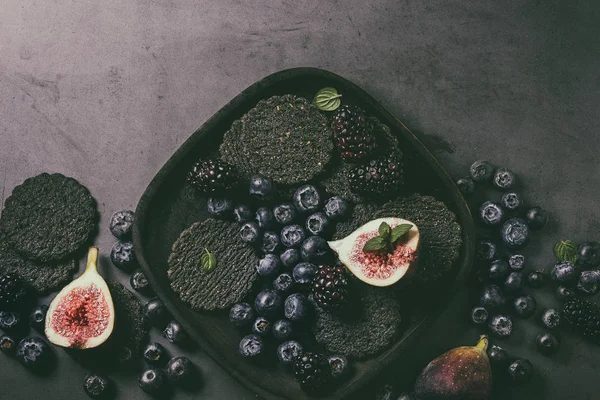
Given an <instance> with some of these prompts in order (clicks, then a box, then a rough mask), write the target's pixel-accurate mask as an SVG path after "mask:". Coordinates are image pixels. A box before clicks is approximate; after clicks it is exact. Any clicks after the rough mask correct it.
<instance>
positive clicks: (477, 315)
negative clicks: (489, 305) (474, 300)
mask: <svg viewBox="0 0 600 400" xmlns="http://www.w3.org/2000/svg"><path fill="white" fill-rule="evenodd" d="M488 316H489V314H488V312H487V310H486V309H485V308H483V307H475V308H473V310H472V311H471V321H473V323H474V324H478V325H479V324H484V323H485V322H486V321H487V319H488Z"/></svg>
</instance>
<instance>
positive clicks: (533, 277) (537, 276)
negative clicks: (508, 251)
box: [527, 271, 545, 288]
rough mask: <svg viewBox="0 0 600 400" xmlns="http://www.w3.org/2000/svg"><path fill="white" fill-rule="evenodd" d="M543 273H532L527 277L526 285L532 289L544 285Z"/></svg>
mask: <svg viewBox="0 0 600 400" xmlns="http://www.w3.org/2000/svg"><path fill="white" fill-rule="evenodd" d="M544 281H545V278H544V273H543V272H542V271H533V272H530V273H529V275H527V284H528V285H529V286H531V287H532V288H539V287H542V286H543V285H544Z"/></svg>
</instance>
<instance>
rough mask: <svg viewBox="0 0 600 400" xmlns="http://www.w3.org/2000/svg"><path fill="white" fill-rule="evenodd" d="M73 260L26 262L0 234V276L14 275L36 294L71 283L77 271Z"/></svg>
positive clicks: (51, 290) (55, 289) (46, 292)
mask: <svg viewBox="0 0 600 400" xmlns="http://www.w3.org/2000/svg"><path fill="white" fill-rule="evenodd" d="M77 267H78V265H77V262H76V261H75V260H65V261H60V262H57V263H38V262H35V261H31V260H27V259H25V258H23V257H22V256H21V255H20V254H19V253H17V252H16V251H15V250H14V249H13V248H12V247H11V245H10V244H9V243H8V241H7V240H6V237H5V235H4V234H3V233H1V232H0V275H4V274H7V273H9V272H12V273H15V274H17V275H19V276H20V277H21V279H23V280H24V281H25V282H26V283H28V284H29V286H31V287H32V288H33V289H34V290H35V291H36V292H37V293H38V294H48V293H50V292H55V291H57V290H59V289H61V288H62V287H63V286H65V285H66V284H67V283H69V282H71V279H72V277H73V272H74V271H75V270H77Z"/></svg>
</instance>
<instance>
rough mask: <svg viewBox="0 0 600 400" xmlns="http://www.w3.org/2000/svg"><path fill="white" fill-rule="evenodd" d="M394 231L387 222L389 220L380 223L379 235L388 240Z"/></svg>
mask: <svg viewBox="0 0 600 400" xmlns="http://www.w3.org/2000/svg"><path fill="white" fill-rule="evenodd" d="M391 233H392V228H390V226H389V225H388V224H387V222H382V223H381V225H379V236H381V237H382V238H383V239H384V240H388V239H389V238H390V235H391Z"/></svg>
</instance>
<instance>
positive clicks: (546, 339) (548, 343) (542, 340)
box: [535, 332, 559, 355]
mask: <svg viewBox="0 0 600 400" xmlns="http://www.w3.org/2000/svg"><path fill="white" fill-rule="evenodd" d="M535 344H536V345H537V348H538V350H539V351H540V353H542V354H546V355H549V354H554V353H556V351H557V350H558V345H559V341H558V338H557V337H556V336H554V335H553V334H551V333H550V332H545V333H540V334H539V335H538V336H537V338H536V339H535Z"/></svg>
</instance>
